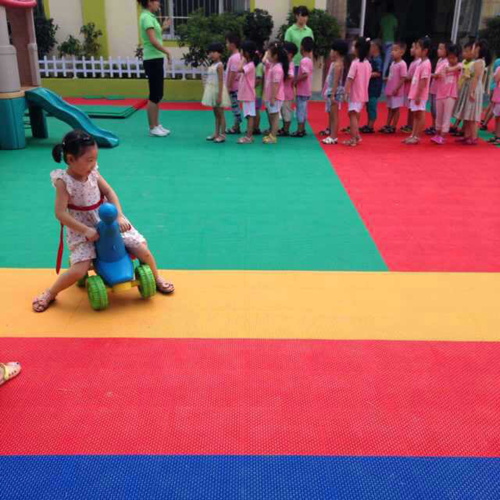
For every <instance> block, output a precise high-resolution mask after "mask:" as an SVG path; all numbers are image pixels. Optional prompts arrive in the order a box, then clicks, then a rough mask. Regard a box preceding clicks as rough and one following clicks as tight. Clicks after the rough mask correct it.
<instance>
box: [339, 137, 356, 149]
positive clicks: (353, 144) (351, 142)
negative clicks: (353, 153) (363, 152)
mask: <svg viewBox="0 0 500 500" xmlns="http://www.w3.org/2000/svg"><path fill="white" fill-rule="evenodd" d="M342 144H343V145H344V146H350V147H351V148H354V147H356V146H357V145H358V141H357V140H356V139H349V140H348V141H344V142H343V143H342Z"/></svg>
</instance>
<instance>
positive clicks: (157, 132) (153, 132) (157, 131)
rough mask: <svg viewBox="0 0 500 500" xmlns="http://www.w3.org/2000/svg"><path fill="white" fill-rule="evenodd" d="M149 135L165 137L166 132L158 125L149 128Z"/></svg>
mask: <svg viewBox="0 0 500 500" xmlns="http://www.w3.org/2000/svg"><path fill="white" fill-rule="evenodd" d="M149 135H151V136H152V137H167V135H168V134H167V133H166V132H164V131H163V130H162V129H161V128H160V127H159V126H158V127H155V128H152V129H149Z"/></svg>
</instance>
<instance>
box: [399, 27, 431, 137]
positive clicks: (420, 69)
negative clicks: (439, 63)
mask: <svg viewBox="0 0 500 500" xmlns="http://www.w3.org/2000/svg"><path fill="white" fill-rule="evenodd" d="M430 48H431V39H430V38H429V37H424V38H421V39H420V40H419V41H418V42H417V45H416V47H415V55H416V56H417V58H419V59H421V61H420V64H419V65H418V66H417V69H416V70H415V74H414V75H413V79H412V81H411V88H410V94H409V96H408V97H409V98H410V110H411V111H412V112H413V130H412V134H411V136H410V137H409V138H408V139H405V140H404V141H403V142H404V143H405V144H412V145H414V144H419V143H420V135H421V134H422V132H423V130H424V127H425V109H426V106H427V100H428V99H429V87H430V84H431V75H432V66H431V62H430V61H429V50H430Z"/></svg>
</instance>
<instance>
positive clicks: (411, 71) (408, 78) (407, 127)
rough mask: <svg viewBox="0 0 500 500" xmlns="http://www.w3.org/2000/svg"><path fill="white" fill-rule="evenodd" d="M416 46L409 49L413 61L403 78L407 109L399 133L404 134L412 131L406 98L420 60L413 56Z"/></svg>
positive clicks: (411, 115) (408, 101)
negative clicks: (404, 123) (406, 115)
mask: <svg viewBox="0 0 500 500" xmlns="http://www.w3.org/2000/svg"><path fill="white" fill-rule="evenodd" d="M416 46H417V42H413V43H412V45H411V49H410V54H411V56H412V57H413V61H412V62H411V63H410V67H409V68H408V73H407V75H406V78H405V90H404V93H405V103H404V106H405V108H407V109H408V117H407V120H406V125H405V126H404V127H401V132H405V133H408V134H410V133H411V131H412V130H413V113H412V111H411V109H410V98H409V97H408V96H409V94H410V88H411V81H412V80H413V76H414V75H415V71H416V69H417V66H418V65H419V64H420V59H419V58H417V57H416V56H415V47H416Z"/></svg>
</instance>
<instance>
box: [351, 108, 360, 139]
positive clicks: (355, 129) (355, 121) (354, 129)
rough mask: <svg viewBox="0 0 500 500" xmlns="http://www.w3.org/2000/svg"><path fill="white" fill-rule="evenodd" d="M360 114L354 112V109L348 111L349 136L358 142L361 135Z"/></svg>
mask: <svg viewBox="0 0 500 500" xmlns="http://www.w3.org/2000/svg"><path fill="white" fill-rule="evenodd" d="M360 116H361V115H360V114H359V113H356V111H351V112H350V113H349V121H350V124H351V137H352V138H353V140H355V141H356V142H359V141H360V140H361V137H360V135H359V118H360Z"/></svg>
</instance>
